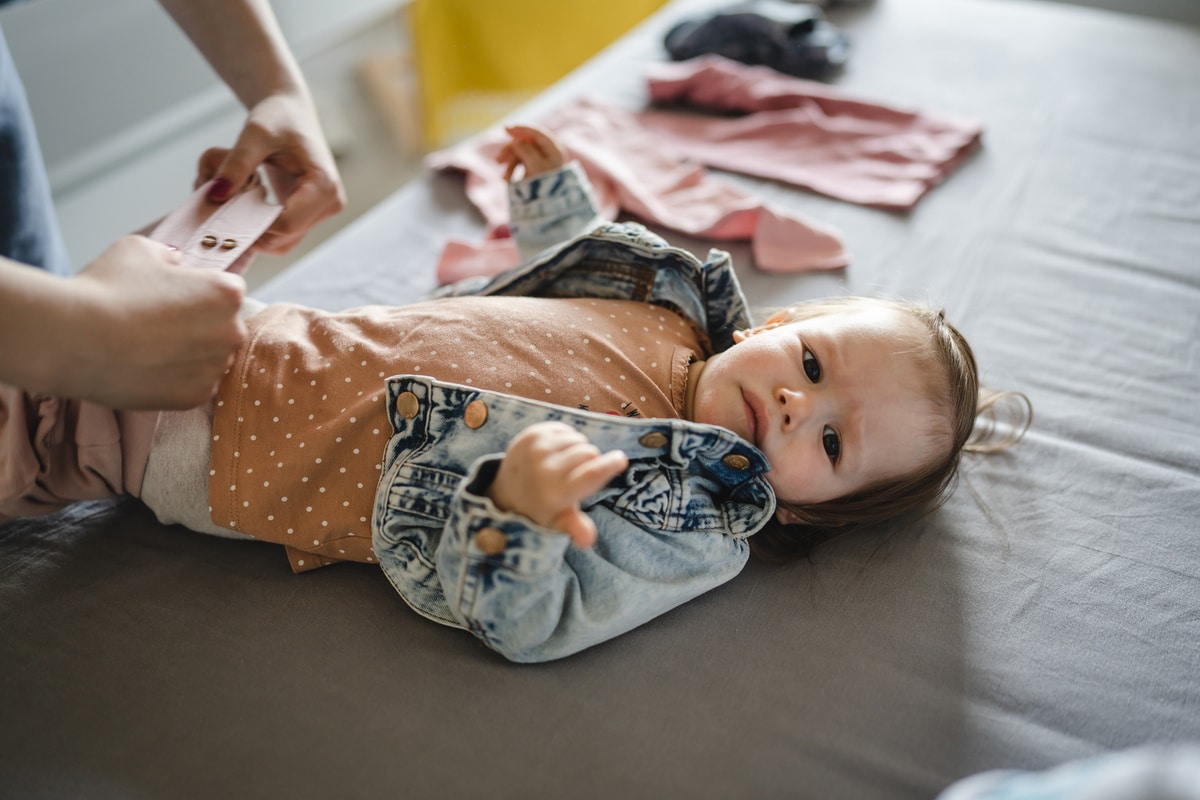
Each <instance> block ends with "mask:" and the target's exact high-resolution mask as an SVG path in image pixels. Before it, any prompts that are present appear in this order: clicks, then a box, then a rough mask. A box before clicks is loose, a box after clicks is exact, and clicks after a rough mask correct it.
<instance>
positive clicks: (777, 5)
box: [664, 0, 850, 78]
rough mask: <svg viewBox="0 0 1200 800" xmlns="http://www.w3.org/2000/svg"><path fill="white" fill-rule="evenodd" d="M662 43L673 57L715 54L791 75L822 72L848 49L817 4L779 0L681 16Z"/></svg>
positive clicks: (683, 58) (833, 66) (843, 59)
mask: <svg viewBox="0 0 1200 800" xmlns="http://www.w3.org/2000/svg"><path fill="white" fill-rule="evenodd" d="M664 45H665V46H666V48H667V52H668V53H669V54H670V55H671V58H672V59H674V60H675V61H686V60H687V59H689V58H696V57H697V56H703V55H717V56H724V57H725V58H729V59H732V60H734V61H740V62H742V63H743V64H751V65H754V66H764V67H770V68H771V69H774V70H777V71H779V72H782V73H784V74H786V75H793V76H795V77H797V78H823V77H826V76H828V75H829V74H831V73H832V72H834V71H835V70H837V69H839V68H840V67H841V66H842V65H843V64H844V63H845V62H846V56H847V55H848V53H849V49H850V42H849V40H848V39H847V38H846V35H845V34H844V33H842V31H840V30H839V29H838V28H836V27H834V26H833V25H831V24H830V23H828V22H826V21H825V19H824V18H823V16H822V14H821V10H820V9H819V8H817V7H816V6H814V5H809V4H807V3H786V2H781V0H753V2H748V3H740V4H738V5H735V6H729V7H728V8H725V9H722V10H721V11H719V12H717V13H715V14H712V15H711V16H708V17H705V18H702V19H692V20H686V21H684V22H681V23H679V24H678V25H676V26H675V27H674V28H672V29H671V30H670V31H669V32H668V33H667V36H666V39H665V40H664Z"/></svg>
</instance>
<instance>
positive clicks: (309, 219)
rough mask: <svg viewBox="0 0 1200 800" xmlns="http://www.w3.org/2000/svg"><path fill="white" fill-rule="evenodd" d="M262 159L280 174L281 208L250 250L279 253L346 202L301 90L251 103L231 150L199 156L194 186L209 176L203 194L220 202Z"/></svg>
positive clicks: (241, 185) (314, 116) (247, 178)
mask: <svg viewBox="0 0 1200 800" xmlns="http://www.w3.org/2000/svg"><path fill="white" fill-rule="evenodd" d="M264 163H266V164H272V165H274V166H275V167H277V168H278V169H279V170H280V173H281V174H282V175H283V177H284V181H285V184H286V185H284V186H279V187H275V188H276V189H277V190H278V191H279V192H280V193H281V195H282V196H281V197H280V198H279V199H280V201H281V202H282V203H283V206H284V207H283V212H282V213H281V214H280V215H279V218H278V219H276V220H275V222H274V224H272V225H271V227H270V228H269V229H268V230H267V231H266V233H264V234H263V236H262V237H261V238H260V239H259V240H258V242H256V243H255V245H254V249H255V250H257V251H259V252H265V253H273V254H276V255H280V254H283V253H286V252H287V251H289V250H291V249H292V248H293V247H295V246H296V244H297V243H299V241H300V240H301V239H302V238H304V235H305V234H306V233H308V231H309V230H310V229H311V228H312V227H313V226H314V225H316V224H317V223H318V222H320V221H321V220H323V219H325V218H327V217H330V216H332V215H334V214H336V213H338V212H339V211H341V210H342V209H343V208H345V206H346V195H345V191H344V189H343V188H342V182H341V178H340V177H339V176H338V171H337V166H336V165H335V164H334V161H333V155H332V154H331V153H330V152H329V147H328V146H327V145H326V143H325V139H324V136H323V135H322V133H321V126H320V123H319V121H318V119H317V114H316V110H315V109H314V108H313V105H312V102H311V100H309V98H308V95H307V94H306V93H304V92H291V93H288V92H280V93H278V94H273V95H270V96H268V97H266V98H265V99H263V100H262V101H260V102H259V103H257V104H256V105H254V106H253V107H252V108H251V109H250V113H249V116H247V118H246V124H245V126H244V127H243V128H242V132H241V134H240V135H239V136H238V140H237V143H236V144H234V146H233V148H232V149H230V148H223V147H214V148H211V149H209V150H207V151H206V152H205V153H204V155H202V156H201V157H200V164H199V168H198V170H197V177H196V186H197V187H198V186H200V185H202V184H204V183H207V182H208V181H210V180H214V181H215V183H214V184H213V187H212V189H211V190H210V191H209V193H208V198H209V199H210V200H212V201H213V202H217V203H220V202H224V201H225V200H227V199H228V198H229V197H231V196H232V195H234V194H236V193H237V192H238V191H240V190H241V189H242V188H244V187H245V186H246V184H247V183H248V182H249V181H250V180H251V179H252V178H253V176H254V173H255V170H257V169H258V167H259V165H261V164H264Z"/></svg>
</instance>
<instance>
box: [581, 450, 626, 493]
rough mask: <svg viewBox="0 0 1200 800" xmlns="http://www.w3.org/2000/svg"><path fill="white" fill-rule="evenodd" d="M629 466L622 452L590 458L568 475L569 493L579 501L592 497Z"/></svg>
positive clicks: (616, 451)
mask: <svg viewBox="0 0 1200 800" xmlns="http://www.w3.org/2000/svg"><path fill="white" fill-rule="evenodd" d="M628 466H629V459H628V458H627V457H626V456H625V454H624V453H623V452H621V451H620V450H610V451H608V452H607V453H601V454H600V455H597V456H595V457H594V458H589V459H587V460H586V461H584V462H583V463H582V464H579V465H577V466H576V467H574V468H573V469H572V470H571V471H570V472H569V473H568V474H567V486H568V487H569V488H568V492H569V494H570V495H571V497H573V498H578V499H579V500H583V499H585V498H587V497H591V496H592V495H593V494H595V493H596V492H598V491H600V490H601V489H603V488H604V487H605V486H606V485H607V484H608V482H609V481H611V480H612V479H613V478H615V477H617V476H618V475H620V474H621V473H622V472H624V471H625V468H626V467H628Z"/></svg>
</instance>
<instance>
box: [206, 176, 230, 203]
mask: <svg viewBox="0 0 1200 800" xmlns="http://www.w3.org/2000/svg"><path fill="white" fill-rule="evenodd" d="M232 188H233V181H231V180H229V178H217V179H216V180H215V181H213V185H212V186H211V187H210V188H209V190H208V195H207V197H208V199H209V200H212V201H214V202H216V203H223V202H224V201H225V200H227V199H229V190H230V189H232Z"/></svg>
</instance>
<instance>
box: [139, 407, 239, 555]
mask: <svg viewBox="0 0 1200 800" xmlns="http://www.w3.org/2000/svg"><path fill="white" fill-rule="evenodd" d="M211 451H212V403H211V402H209V403H206V404H205V405H203V406H200V407H199V408H193V409H192V410H190V411H164V412H163V414H162V415H161V416H160V417H159V420H158V429H157V430H156V431H155V432H154V443H153V445H152V446H151V447H150V457H149V458H148V459H147V460H146V475H145V477H144V478H143V479H142V494H141V497H142V502H143V503H145V504H146V505H147V506H149V507H150V510H151V511H153V512H154V515H155V516H156V517H158V520H159V522H162V523H163V524H165V525H176V524H178V525H183V526H185V527H188V528H191V529H192V530H194V531H199V532H201V533H211V534H213V535H214V536H226V537H229V538H231V539H249V538H251V537H249V536H247V535H246V534H244V533H238V532H237V531H234V530H230V529H228V528H222V527H220V526H218V525H214V524H213V521H212V517H211V516H210V514H209V511H208V471H209V465H208V460H209V456H210V454H211Z"/></svg>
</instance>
